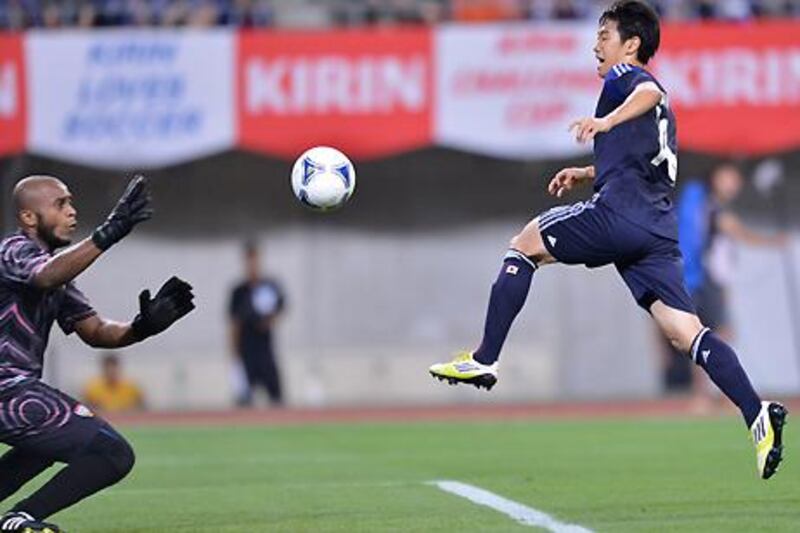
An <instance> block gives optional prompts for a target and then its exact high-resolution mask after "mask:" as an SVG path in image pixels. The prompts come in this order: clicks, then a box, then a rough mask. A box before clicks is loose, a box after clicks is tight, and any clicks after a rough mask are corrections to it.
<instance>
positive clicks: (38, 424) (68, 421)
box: [0, 381, 124, 463]
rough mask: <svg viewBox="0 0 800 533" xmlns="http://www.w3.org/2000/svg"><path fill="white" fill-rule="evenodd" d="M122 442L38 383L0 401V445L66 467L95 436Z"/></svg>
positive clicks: (83, 409)
mask: <svg viewBox="0 0 800 533" xmlns="http://www.w3.org/2000/svg"><path fill="white" fill-rule="evenodd" d="M100 431H103V432H104V433H106V434H108V435H109V436H112V437H114V438H119V439H121V440H124V439H123V437H122V436H121V435H119V434H118V433H117V432H116V431H114V429H113V428H112V427H111V426H110V425H109V424H108V422H106V421H105V420H103V419H102V418H100V417H98V416H95V415H94V414H93V413H92V412H91V411H90V410H89V409H88V408H87V407H85V406H84V405H83V404H81V403H80V402H78V401H77V400H75V399H74V398H71V397H70V396H68V395H67V394H64V393H63V392H61V391H60V390H58V389H54V388H53V387H50V386H49V385H46V384H44V383H42V382H40V381H36V382H33V383H30V384H25V385H22V386H20V387H19V388H18V389H16V390H14V391H13V392H10V393H8V394H6V395H4V396H3V397H2V398H0V442H3V443H5V444H8V445H10V446H14V447H16V448H22V449H25V450H28V451H30V452H34V453H36V454H38V455H42V456H44V457H48V458H50V459H53V460H54V461H61V462H65V463H68V462H69V461H70V460H71V459H72V457H73V456H75V455H77V454H78V453H80V452H82V451H83V450H84V448H85V447H86V446H87V445H88V444H89V443H90V442H91V441H92V440H93V439H94V437H95V436H96V435H97V433H98V432H100Z"/></svg>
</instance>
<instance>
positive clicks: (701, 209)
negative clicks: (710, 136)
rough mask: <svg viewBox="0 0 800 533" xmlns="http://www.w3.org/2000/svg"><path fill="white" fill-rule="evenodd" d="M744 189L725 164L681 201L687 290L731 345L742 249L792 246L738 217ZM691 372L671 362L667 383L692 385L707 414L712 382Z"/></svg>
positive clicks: (687, 189)
mask: <svg viewBox="0 0 800 533" xmlns="http://www.w3.org/2000/svg"><path fill="white" fill-rule="evenodd" d="M743 185H744V177H743V176H742V173H741V171H740V170H739V168H738V167H737V166H736V165H734V164H732V163H727V162H726V163H721V164H719V165H717V166H715V167H714V168H713V169H712V171H711V173H710V174H709V178H708V181H707V183H703V182H701V181H699V180H694V181H690V182H689V183H687V184H686V185H685V186H684V188H683V191H682V193H681V196H680V199H679V201H678V230H679V238H680V248H681V253H682V254H683V259H684V265H685V268H684V276H685V284H686V288H687V289H688V290H689V293H690V294H691V296H692V299H693V300H694V304H695V307H696V308H697V315H698V316H699V317H700V320H701V321H702V323H703V324H705V325H706V326H707V327H709V328H711V329H713V330H714V331H715V332H716V333H717V335H719V336H720V337H721V338H722V339H723V340H724V341H725V342H729V343H730V342H732V341H733V338H734V333H733V329H732V325H731V320H730V314H729V311H728V307H729V306H728V302H729V291H730V287H731V285H732V283H733V277H734V272H735V269H736V249H735V248H736V246H735V245H736V243H743V244H747V245H750V246H783V245H785V244H786V242H787V238H786V236H785V235H777V236H768V235H763V234H761V233H759V232H757V231H754V230H753V229H751V228H749V227H748V226H747V225H746V224H744V223H743V222H742V221H741V220H740V219H739V217H738V216H736V215H735V214H734V213H733V211H732V209H731V206H732V204H733V203H734V202H735V200H736V198H737V197H738V196H739V194H740V193H741V191H742V186H743ZM691 366H692V364H691V360H687V358H686V357H670V358H669V361H668V364H667V371H666V381H667V384H668V386H669V385H670V384H671V383H672V384H678V385H680V384H684V385H688V384H689V383H688V382H691V385H692V390H693V394H694V396H695V400H696V403H697V405H698V407H701V408H702V407H703V406H704V404H705V405H707V404H708V403H709V402H708V399H709V398H708V395H709V392H708V391H709V388H708V386H707V380H706V378H705V377H704V376H703V375H702V374H701V373H700V372H691V368H690V367H691ZM683 367H685V368H683ZM692 375H693V376H694V377H692ZM679 376H682V379H680V378H678V377H679ZM681 382H685V383H681Z"/></svg>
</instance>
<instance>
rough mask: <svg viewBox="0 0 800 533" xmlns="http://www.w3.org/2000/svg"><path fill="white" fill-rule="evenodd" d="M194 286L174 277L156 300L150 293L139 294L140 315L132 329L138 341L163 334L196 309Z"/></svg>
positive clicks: (137, 316) (160, 290) (160, 291)
mask: <svg viewBox="0 0 800 533" xmlns="http://www.w3.org/2000/svg"><path fill="white" fill-rule="evenodd" d="M193 299H194V294H192V286H191V285H189V284H188V283H186V282H185V281H183V280H181V279H179V278H177V277H175V276H172V277H171V278H169V280H167V282H166V283H164V285H163V286H162V287H161V288H160V289H159V290H158V293H157V294H156V296H155V298H150V291H149V290H146V289H145V290H143V291H142V292H141V294H139V314H138V315H136V318H134V319H133V323H132V324H131V327H132V328H133V335H134V337H135V338H136V340H137V341H140V340H142V339H146V338H147V337H151V336H153V335H157V334H158V333H161V332H162V331H164V330H165V329H167V328H168V327H170V326H171V325H172V324H174V323H175V322H176V321H178V320H179V319H181V318H182V317H184V316H185V315H187V314H188V313H190V312H191V311H192V309H194V303H192V300H193Z"/></svg>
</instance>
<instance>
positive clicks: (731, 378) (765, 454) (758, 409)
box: [691, 328, 788, 479]
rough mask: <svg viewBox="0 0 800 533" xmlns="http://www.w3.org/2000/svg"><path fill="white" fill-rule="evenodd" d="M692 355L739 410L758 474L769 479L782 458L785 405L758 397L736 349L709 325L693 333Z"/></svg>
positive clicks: (786, 412)
mask: <svg viewBox="0 0 800 533" xmlns="http://www.w3.org/2000/svg"><path fill="white" fill-rule="evenodd" d="M691 356H692V359H694V362H695V363H697V364H698V365H699V366H700V367H702V368H703V369H704V370H705V371H706V372H707V373H708V375H709V377H710V378H711V381H713V382H714V383H715V384H716V385H717V386H718V387H719V388H720V389H721V390H722V392H724V393H725V395H726V396H728V398H730V399H731V401H732V402H733V403H735V404H736V406H737V407H739V409H740V410H741V412H742V416H743V417H744V420H745V423H746V424H747V426H748V427H749V428H750V433H751V435H752V437H753V444H754V445H755V447H756V467H757V469H758V475H759V476H761V477H762V478H763V479H769V478H770V477H772V475H773V474H774V473H775V471H776V470H777V468H778V465H779V464H780V462H781V459H783V438H782V437H783V426H784V424H785V423H786V415H787V414H788V411H787V409H786V408H785V407H784V406H783V405H781V404H780V403H778V402H762V401H761V399H760V398H759V397H758V394H757V393H756V391H755V389H753V386H752V385H751V384H750V380H749V379H748V377H747V374H746V373H745V371H744V369H743V368H742V366H741V364H739V359H738V358H737V357H736V353H735V352H734V351H733V349H732V348H731V347H730V346H729V345H728V344H727V343H725V342H724V341H723V340H722V339H720V338H719V337H717V336H716V335H715V334H714V333H713V332H712V331H711V330H709V329H708V328H704V329H703V330H702V331H700V333H698V334H697V336H696V337H695V340H694V341H693V342H692V347H691Z"/></svg>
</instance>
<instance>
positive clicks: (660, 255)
mask: <svg viewBox="0 0 800 533" xmlns="http://www.w3.org/2000/svg"><path fill="white" fill-rule="evenodd" d="M539 232H540V233H541V235H542V240H543V241H544V245H545V247H546V248H547V250H548V251H549V252H550V255H552V256H553V257H555V258H556V259H557V260H558V261H559V262H561V263H565V264H567V265H586V266H587V267H589V268H595V267H599V266H603V265H609V264H613V265H614V266H615V267H617V271H618V272H619V273H620V275H621V276H622V279H623V280H624V281H625V284H626V285H627V286H628V288H629V289H630V291H631V293H633V297H634V298H635V299H636V302H637V303H638V304H639V305H640V306H641V307H643V308H644V309H645V310H646V311H648V312H649V311H650V306H651V305H652V304H653V302H655V301H656V300H661V302H663V303H664V304H665V305H668V306H669V307H674V308H675V309H680V310H682V311H687V312H689V313H692V314H694V313H695V308H694V304H693V303H692V298H691V297H690V296H689V293H688V291H687V290H686V287H685V286H684V283H683V257H682V256H681V252H680V249H679V248H678V243H677V242H675V241H673V240H670V239H666V238H664V237H660V236H658V235H655V234H653V233H650V232H649V231H647V230H645V229H644V228H642V227H640V226H637V225H636V224H634V223H632V222H630V221H628V220H627V219H625V218H623V217H621V216H620V215H618V214H617V213H616V212H615V211H612V210H611V209H609V208H608V207H606V206H605V205H603V203H602V202H600V201H597V199H596V196H595V198H592V199H591V200H588V201H586V202H578V203H576V204H572V205H564V206H558V207H554V208H552V209H550V210H548V211H545V212H544V213H542V214H541V215H539Z"/></svg>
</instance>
